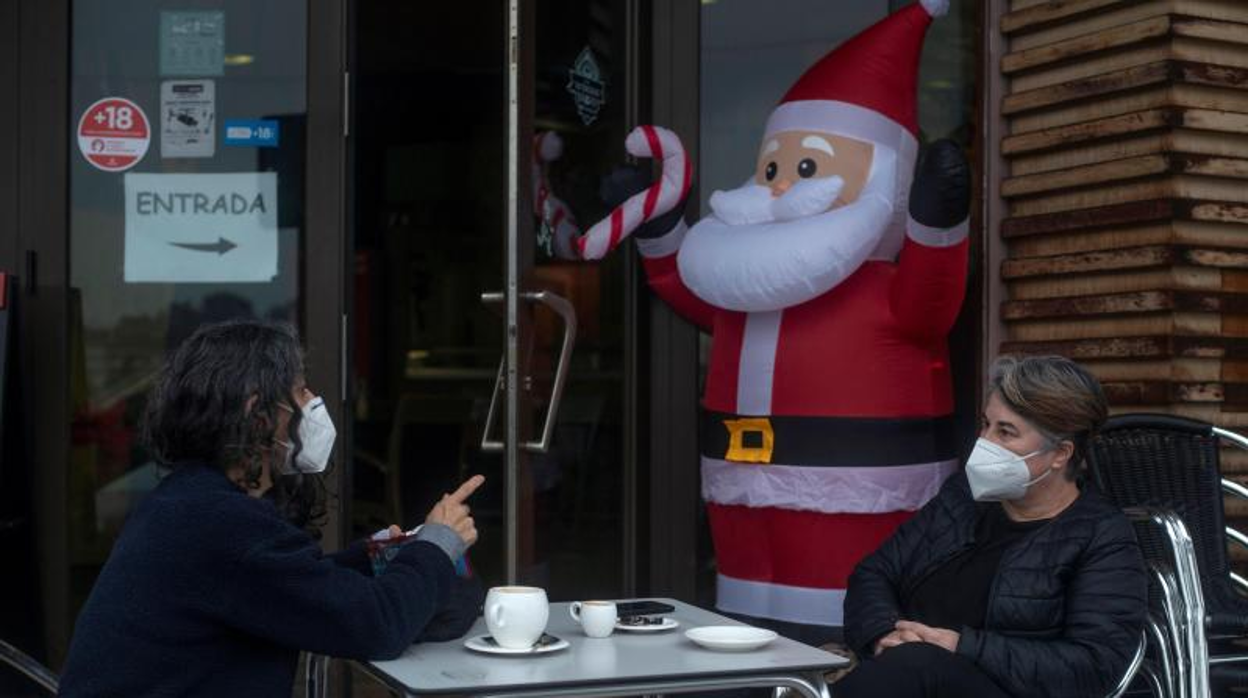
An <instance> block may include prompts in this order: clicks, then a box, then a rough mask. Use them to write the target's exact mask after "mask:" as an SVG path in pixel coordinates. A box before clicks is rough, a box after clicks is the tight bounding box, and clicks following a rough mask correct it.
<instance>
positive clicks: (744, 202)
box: [676, 147, 896, 312]
mask: <svg viewBox="0 0 1248 698" xmlns="http://www.w3.org/2000/svg"><path fill="white" fill-rule="evenodd" d="M895 173H896V157H895V155H894V154H893V153H892V152H891V151H889V150H887V149H884V148H880V147H877V148H876V153H875V157H874V160H873V163H872V167H871V173H870V175H869V176H868V179H867V183H866V185H865V186H864V187H863V191H862V193H861V194H860V195H859V197H858V199H857V200H855V201H854V202H853V203H851V204H848V205H845V206H842V207H840V208H837V209H833V210H830V211H829V210H826V209H827V208H828V206H830V205H831V204H832V202H833V201H834V200H835V199H836V197H837V195H838V194H839V193H840V189H841V182H840V178H838V177H827V178H822V179H814V180H806V181H804V182H799V183H798V184H797V185H795V186H794V187H793V188H792V189H791V190H789V191H788V192H786V193H785V195H784V196H782V197H780V198H778V199H772V198H771V194H770V190H769V189H767V188H766V187H759V186H758V185H756V184H753V183H752V182H750V183H747V184H746V185H745V186H743V187H740V188H739V189H735V190H733V191H731V192H715V193H714V194H713V195H712V196H711V200H710V204H711V209H712V212H713V213H712V214H711V215H710V216H707V217H706V218H703V219H702V220H700V221H698V223H697V224H696V225H694V226H693V228H691V229H690V230H689V233H688V235H686V237H685V239H684V241H683V243H682V244H681V246H680V252H679V254H678V256H677V258H676V262H677V266H678V268H679V270H680V278H681V280H682V281H683V282H684V284H685V286H687V287H688V288H689V290H691V291H692V292H693V293H694V294H695V295H696V296H698V298H701V299H702V300H704V301H706V302H707V303H710V304H711V305H714V306H716V307H719V308H725V309H727V310H737V311H741V312H764V311H771V310H780V309H781V308H789V307H792V306H795V305H799V304H801V303H805V302H806V301H808V300H811V299H812V298H816V297H818V296H821V295H823V294H824V293H827V292H828V291H830V290H831V289H832V288H833V287H835V286H836V285H837V284H839V283H840V282H841V281H843V280H845V278H846V277H848V276H849V275H850V274H852V273H854V272H855V271H857V270H858V267H859V266H861V265H862V263H863V262H864V261H866V259H867V257H868V256H869V255H870V254H871V251H872V250H873V249H875V247H876V245H877V244H878V243H879V241H880V239H881V238H882V237H883V235H884V232H885V230H886V229H887V228H888V226H889V224H890V222H891V220H892V215H893V199H894V195H893V187H894V176H895ZM758 189H762V190H764V191H765V192H766V194H767V199H766V200H764V199H763V198H762V197H761V196H760V195H759V193H758ZM789 197H793V198H792V199H790V198H789ZM811 211H820V212H819V213H814V214H813V215H811V214H810V213H809V212H811ZM733 221H736V223H734V222H733Z"/></svg>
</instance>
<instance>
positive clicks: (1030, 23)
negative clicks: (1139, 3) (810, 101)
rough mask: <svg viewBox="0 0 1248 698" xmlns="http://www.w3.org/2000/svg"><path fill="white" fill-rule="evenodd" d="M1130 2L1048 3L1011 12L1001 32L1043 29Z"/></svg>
mask: <svg viewBox="0 0 1248 698" xmlns="http://www.w3.org/2000/svg"><path fill="white" fill-rule="evenodd" d="M1129 2H1130V0H1065V1H1063V2H1047V3H1044V4H1043V5H1037V6H1035V7H1029V8H1027V9H1024V10H1018V11H1017V12H1010V13H1008V14H1006V15H1005V16H1004V17H1002V18H1001V31H1002V33H1005V34H1013V33H1015V32H1020V31H1024V30H1027V29H1034V28H1036V27H1042V26H1044V25H1047V24H1051V23H1055V22H1059V21H1063V20H1067V21H1068V20H1071V19H1074V18H1077V17H1080V16H1082V15H1086V14H1088V13H1091V12H1096V11H1098V10H1101V11H1103V10H1105V9H1106V8H1109V7H1113V6H1115V5H1125V4H1127V3H1129Z"/></svg>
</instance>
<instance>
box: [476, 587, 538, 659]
mask: <svg viewBox="0 0 1248 698" xmlns="http://www.w3.org/2000/svg"><path fill="white" fill-rule="evenodd" d="M549 619H550V604H549V603H548V602H547V601H546V590H545V589H540V588H538V587H494V588H492V589H490V592H489V593H488V594H486V595H485V625H486V627H487V628H489V629H490V635H491V636H492V637H493V638H494V641H495V642H497V643H498V644H499V646H500V647H506V648H507V649H524V648H526V647H532V646H533V643H535V642H537V639H538V638H540V637H541V636H542V632H544V631H545V630H546V621H547V620H549Z"/></svg>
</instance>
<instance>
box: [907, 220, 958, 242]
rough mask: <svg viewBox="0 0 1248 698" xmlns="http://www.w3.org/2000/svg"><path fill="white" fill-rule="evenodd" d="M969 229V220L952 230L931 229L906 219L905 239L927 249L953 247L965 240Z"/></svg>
mask: <svg viewBox="0 0 1248 698" xmlns="http://www.w3.org/2000/svg"><path fill="white" fill-rule="evenodd" d="M970 228H971V219H970V218H967V219H964V220H963V221H962V222H961V223H958V224H957V225H955V226H953V227H952V228H932V227H930V226H926V225H923V224H922V223H920V222H918V221H916V220H914V219H913V218H906V237H908V238H910V239H911V240H913V241H915V242H917V243H919V244H920V245H926V246H928V247H953V246H954V245H956V244H958V243H960V242H962V241H963V240H965V239H966V235H967V233H968V232H969V231H970Z"/></svg>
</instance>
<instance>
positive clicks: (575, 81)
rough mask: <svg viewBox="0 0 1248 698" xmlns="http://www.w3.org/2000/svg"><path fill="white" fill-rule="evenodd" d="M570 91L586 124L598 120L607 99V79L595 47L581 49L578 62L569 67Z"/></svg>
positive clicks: (577, 111)
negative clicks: (595, 52)
mask: <svg viewBox="0 0 1248 698" xmlns="http://www.w3.org/2000/svg"><path fill="white" fill-rule="evenodd" d="M568 92H569V93H571V95H572V101H573V102H575V103H576V113H577V114H578V115H580V117H581V122H582V123H584V124H585V125H586V126H589V125H590V124H592V123H594V122H595V121H597V120H598V112H600V111H602V105H603V104H605V103H606V101H607V81H606V78H605V77H603V74H602V68H601V67H599V65H598V59H597V58H596V57H595V56H594V51H593V49H591V48H589V47H588V46H586V47H585V48H583V49H581V53H580V55H578V56H577V57H576V62H575V63H573V64H572V67H571V68H569V69H568Z"/></svg>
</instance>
